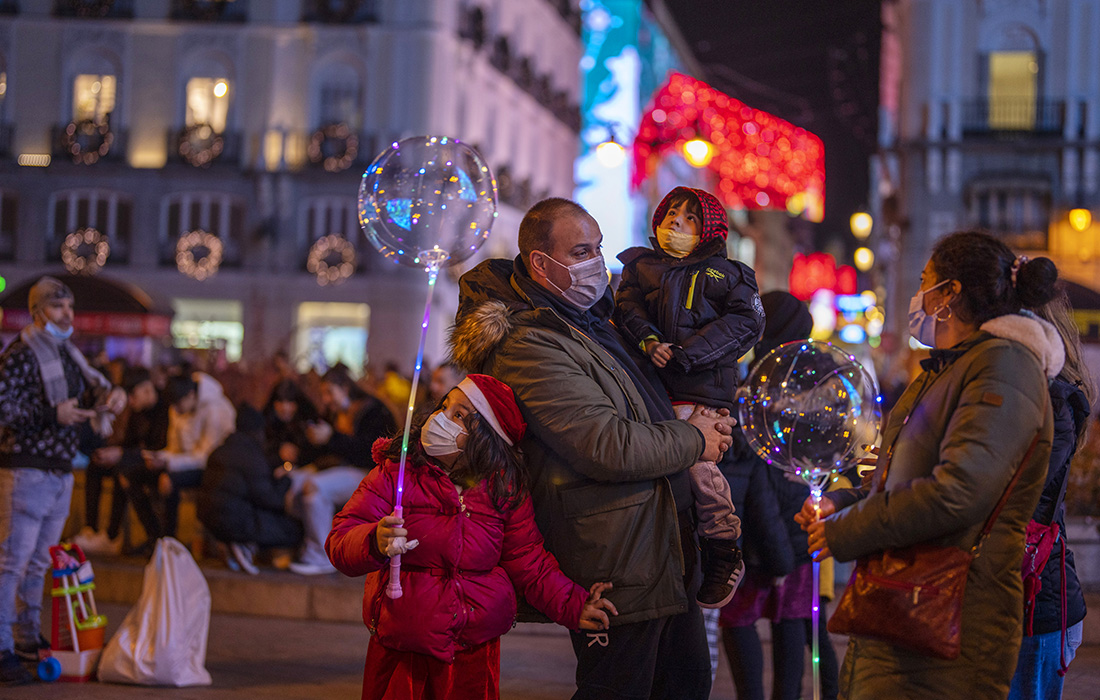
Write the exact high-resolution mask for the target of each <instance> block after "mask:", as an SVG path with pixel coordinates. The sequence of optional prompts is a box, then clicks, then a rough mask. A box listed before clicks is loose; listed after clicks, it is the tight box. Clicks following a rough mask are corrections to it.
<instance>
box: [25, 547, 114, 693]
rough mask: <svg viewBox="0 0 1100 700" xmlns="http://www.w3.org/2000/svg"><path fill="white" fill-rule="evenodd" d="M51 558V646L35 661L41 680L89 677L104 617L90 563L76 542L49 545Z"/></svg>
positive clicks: (105, 625) (100, 644)
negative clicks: (97, 597) (95, 593)
mask: <svg viewBox="0 0 1100 700" xmlns="http://www.w3.org/2000/svg"><path fill="white" fill-rule="evenodd" d="M50 558H51V560H52V562H53V589H52V590H51V591H50V595H51V597H52V598H53V625H52V628H51V632H50V645H51V647H52V648H51V649H50V650H49V652H46V654H45V658H43V659H41V660H40V661H39V663H38V675H39V677H40V678H41V679H42V680H45V681H54V680H62V681H71V682H83V681H87V680H90V679H91V677H92V672H93V671H94V670H95V663H96V660H97V659H98V658H99V653H100V651H102V650H103V635H104V632H105V631H106V629H107V618H106V617H105V616H103V615H100V614H99V612H98V611H97V610H96V607H95V595H94V594H93V591H94V590H95V575H94V574H93V573H92V563H91V562H90V561H88V560H87V559H86V558H85V557H84V552H83V551H82V550H81V549H80V547H79V546H78V545H75V544H69V543H68V542H62V543H61V544H59V545H55V546H53V547H50Z"/></svg>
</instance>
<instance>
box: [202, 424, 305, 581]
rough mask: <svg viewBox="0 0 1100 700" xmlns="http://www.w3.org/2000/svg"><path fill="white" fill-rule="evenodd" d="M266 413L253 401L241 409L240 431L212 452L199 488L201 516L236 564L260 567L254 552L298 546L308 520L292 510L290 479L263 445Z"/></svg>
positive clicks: (249, 570)
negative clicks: (286, 501) (288, 505)
mask: <svg viewBox="0 0 1100 700" xmlns="http://www.w3.org/2000/svg"><path fill="white" fill-rule="evenodd" d="M263 434H264V419H263V416H262V415H261V414H260V412H259V411H257V410H256V409H254V408H252V406H250V405H248V404H241V406H240V408H238V409H237V432H235V433H233V434H232V435H230V436H229V437H227V438H226V439H225V442H223V443H222V445H221V446H220V447H218V448H217V449H215V450H214V451H213V452H211V453H210V457H209V458H208V459H207V461H206V469H205V470H204V471H203V474H202V486H201V487H200V488H199V499H198V513H199V521H201V522H202V524H203V526H204V527H205V528H206V529H207V530H208V531H210V533H211V534H212V535H213V536H214V537H215V538H216V539H217V540H219V541H221V542H225V543H227V544H228V545H229V554H230V560H229V561H230V566H231V567H232V565H233V564H236V565H238V566H239V567H240V568H241V569H243V570H244V571H246V572H247V573H249V574H256V573H259V569H257V568H256V565H255V564H254V563H253V556H254V555H255V553H256V551H257V549H258V548H260V547H297V546H298V544H299V543H300V542H301V541H302V524H301V523H300V522H299V521H298V520H296V519H295V518H292V517H290V516H289V515H287V513H286V510H285V508H284V505H283V503H284V501H283V499H284V497H285V496H286V492H287V490H288V489H289V488H290V479H289V478H287V477H286V476H285V475H286V472H285V471H284V470H283V469H282V468H279V469H277V470H275V473H274V474H273V473H272V465H271V462H270V461H269V460H268V458H267V456H266V455H265V454H264V449H263Z"/></svg>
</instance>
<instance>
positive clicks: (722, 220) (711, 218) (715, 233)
mask: <svg viewBox="0 0 1100 700" xmlns="http://www.w3.org/2000/svg"><path fill="white" fill-rule="evenodd" d="M683 194H691V195H695V198H696V199H697V200H699V208H700V209H701V210H702V211H703V222H702V226H700V227H699V242H700V243H706V242H707V241H712V240H715V239H717V238H721V239H722V240H723V241H724V240H726V237H728V236H729V232H730V228H729V223H728V222H727V221H726V209H725V207H723V206H722V203H721V202H719V201H718V198H717V197H715V196H714V195H712V194H711V193H710V192H707V191H706V190H700V189H696V188H694V187H673V188H672V191H671V192H669V193H668V194H666V195H665V198H664V199H662V200H661V203H660V204H658V205H657V208H656V209H654V210H653V233H654V235H656V233H657V227H658V226H660V225H661V222H662V221H664V220H665V214H667V213H668V209H669V207H670V206H671V204H672V199H673V197H675V196H676V195H683Z"/></svg>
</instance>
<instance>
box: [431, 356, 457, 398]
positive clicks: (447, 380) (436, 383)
mask: <svg viewBox="0 0 1100 700" xmlns="http://www.w3.org/2000/svg"><path fill="white" fill-rule="evenodd" d="M465 378H466V372H465V371H464V370H463V369H462V368H461V367H459V366H458V365H456V364H455V363H453V362H444V363H443V364H441V365H440V366H438V367H436V368H435V370H434V371H432V380H431V381H430V382H429V383H428V403H430V404H431V405H432V406H435V405H436V404H438V403H439V402H440V401H442V400H443V397H444V396H446V395H447V393H448V392H449V391H450V390H451V389H454V388H455V387H456V386H458V383H459V382H461V381H462V380H463V379H465Z"/></svg>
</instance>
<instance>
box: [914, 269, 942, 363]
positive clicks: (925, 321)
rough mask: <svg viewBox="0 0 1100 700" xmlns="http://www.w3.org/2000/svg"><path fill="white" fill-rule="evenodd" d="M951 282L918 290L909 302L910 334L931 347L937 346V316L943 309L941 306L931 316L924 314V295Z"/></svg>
mask: <svg viewBox="0 0 1100 700" xmlns="http://www.w3.org/2000/svg"><path fill="white" fill-rule="evenodd" d="M950 281H951V280H944V281H942V282H940V283H938V284H934V285H932V286H931V287H929V288H928V289H918V290H917V293H916V294H914V295H913V298H912V299H910V300H909V334H910V335H911V336H913V337H914V338H916V339H917V340H918V341H919V342H921V343H923V344H925V345H927V346H929V347H935V346H936V320H937V319H936V314H938V313H939V312H940V311H942V310H943V307H942V306H941V307H940V308H939V309H937V310H936V312H935V313H933V314H932V315H931V316H929V315H928V314H926V313H925V312H924V295H925V294H927V293H928V292H930V291H932V290H933V289H935V288H936V287H942V286H943V285H945V284H947V283H948V282H950Z"/></svg>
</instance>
